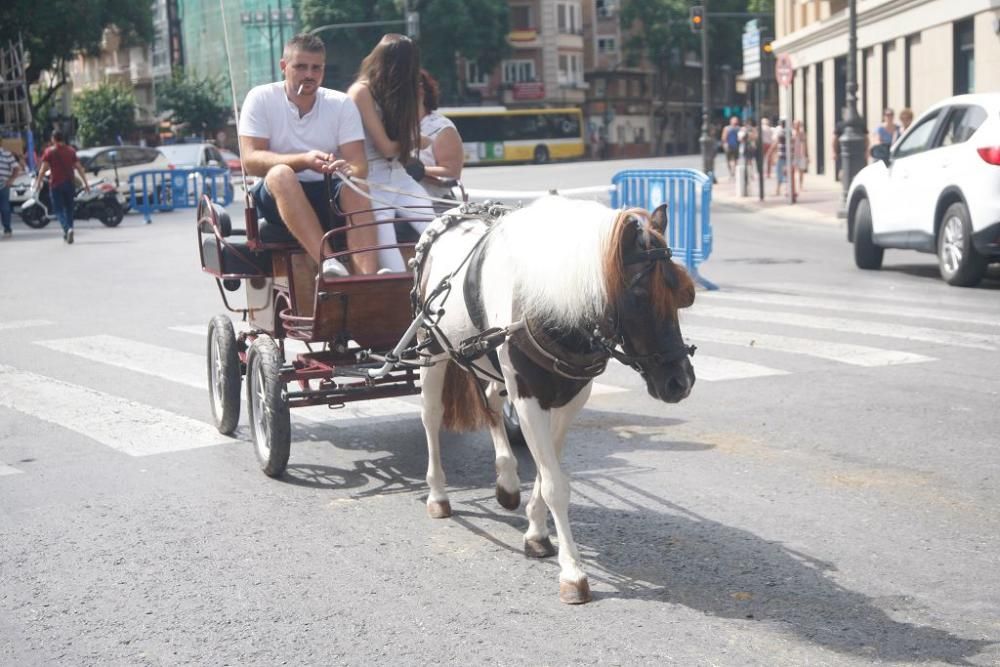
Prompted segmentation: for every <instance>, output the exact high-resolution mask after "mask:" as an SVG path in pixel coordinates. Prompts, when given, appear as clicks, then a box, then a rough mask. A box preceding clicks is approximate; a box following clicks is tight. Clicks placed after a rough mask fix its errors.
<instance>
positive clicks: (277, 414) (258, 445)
mask: <svg viewBox="0 0 1000 667" xmlns="http://www.w3.org/2000/svg"><path fill="white" fill-rule="evenodd" d="M281 364H282V359H281V351H280V350H279V349H278V346H277V344H275V342H274V340H272V339H271V337H270V336H265V335H261V336H258V337H257V338H256V339H255V340H254V342H253V344H252V345H251V346H250V353H249V354H248V355H247V417H248V418H249V420H250V433H251V434H252V436H253V444H254V452H255V453H256V454H257V460H258V461H259V462H260V467H261V470H263V471H264V474H265V475H267V476H268V477H281V475H282V473H284V472H285V467H286V466H287V465H288V455H289V453H290V451H291V443H292V425H291V415H290V414H289V411H288V399H287V395H286V392H285V384H284V383H283V382H282V381H281ZM255 397H257V399H258V400H259V401H260V404H261V406H262V408H263V410H262V414H261V415H259V416H258V415H257V414H256V412H255V411H254V398H255Z"/></svg>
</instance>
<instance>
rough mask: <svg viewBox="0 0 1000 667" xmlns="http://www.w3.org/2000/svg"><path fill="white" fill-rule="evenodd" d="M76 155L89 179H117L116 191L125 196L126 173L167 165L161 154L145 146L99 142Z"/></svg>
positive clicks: (126, 194)
mask: <svg viewBox="0 0 1000 667" xmlns="http://www.w3.org/2000/svg"><path fill="white" fill-rule="evenodd" d="M76 155H77V157H78V158H79V159H80V164H82V165H83V168H84V169H85V170H86V171H87V178H88V179H99V178H102V179H104V180H106V181H107V182H109V183H116V187H117V188H118V191H119V192H120V193H122V194H123V195H124V196H125V197H126V198H127V197H128V196H129V184H128V179H129V176H131V175H132V174H135V173H137V172H140V171H146V170H147V169H166V168H167V159H166V158H165V157H164V156H163V154H162V153H160V151H158V150H157V149H155V148H148V147H146V146H99V147H96V148H84V149H81V150H78V151H77V152H76ZM116 178H117V180H116Z"/></svg>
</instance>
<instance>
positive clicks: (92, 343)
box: [35, 334, 208, 390]
mask: <svg viewBox="0 0 1000 667" xmlns="http://www.w3.org/2000/svg"><path fill="white" fill-rule="evenodd" d="M35 344H36V345H41V346H43V347H47V348H49V349H50V350H56V351H57V352H63V353H65V354H72V355H75V356H77V357H83V358H84V359H90V360H91V361H96V362H99V363H102V364H107V365H108V366H117V367H118V368H124V369H126V370H129V371H134V372H136V373H142V374H144V375H151V376H153V377H158V378H161V379H164V380H168V381H170V382H176V383H178V384H183V385H187V386H188V387H195V388H197V389H205V390H207V389H208V371H207V367H206V362H205V357H204V356H203V355H199V354H191V353H190V352H181V351H179V350H172V349H170V348H166V347H160V346H158V345H150V344H148V343H141V342H139V341H135V340H130V339H128V338H121V337H119V336H108V335H104V334H102V335H97V336H81V337H78V338H62V339H58V340H39V341H35Z"/></svg>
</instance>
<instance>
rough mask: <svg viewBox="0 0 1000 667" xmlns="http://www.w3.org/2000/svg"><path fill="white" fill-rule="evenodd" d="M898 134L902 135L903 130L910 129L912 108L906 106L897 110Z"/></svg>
mask: <svg viewBox="0 0 1000 667" xmlns="http://www.w3.org/2000/svg"><path fill="white" fill-rule="evenodd" d="M899 123H900V125H899V134H900V135H901V136H902V134H903V133H904V132H906V131H907V130H908V129H910V125H912V124H913V109H911V108H910V107H906V108H905V109H903V110H902V111H900V112H899Z"/></svg>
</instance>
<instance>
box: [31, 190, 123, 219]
mask: <svg viewBox="0 0 1000 667" xmlns="http://www.w3.org/2000/svg"><path fill="white" fill-rule="evenodd" d="M19 194H20V193H19ZM20 214H21V220H23V221H24V224H26V225H28V226H29V227H31V228H33V229H41V228H42V227H44V226H45V225H47V224H49V222H50V221H52V220H55V213H54V212H53V211H52V200H51V198H50V197H49V184H48V182H45V183H42V187H41V188H40V189H39V190H37V191H35V190H32V191H31V193H30V195H29V196H28V199H27V200H25V202H24V203H23V204H22V205H21V209H20ZM124 217H125V198H124V197H123V196H122V195H121V194H120V193H119V192H118V190H117V188H115V186H114V184H112V183H109V182H107V181H105V180H103V179H101V180H99V181H96V182H94V183H92V184H91V185H90V192H87V191H86V190H85V189H84V188H78V189H77V191H76V194H75V195H74V197H73V219H74V220H89V219H91V218H97V219H98V220H100V221H101V222H102V223H104V225H106V226H108V227H116V226H118V224H119V223H120V222H121V221H122V218H124Z"/></svg>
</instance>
